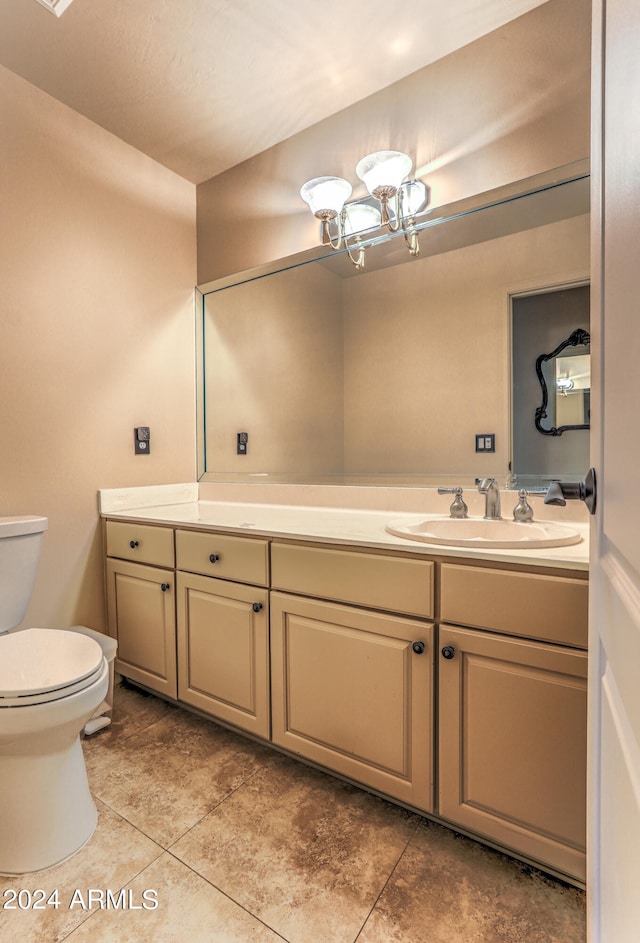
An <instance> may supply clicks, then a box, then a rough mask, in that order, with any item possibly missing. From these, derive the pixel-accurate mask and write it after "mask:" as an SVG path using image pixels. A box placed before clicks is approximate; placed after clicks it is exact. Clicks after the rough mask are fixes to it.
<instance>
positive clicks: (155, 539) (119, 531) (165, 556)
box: [107, 521, 174, 567]
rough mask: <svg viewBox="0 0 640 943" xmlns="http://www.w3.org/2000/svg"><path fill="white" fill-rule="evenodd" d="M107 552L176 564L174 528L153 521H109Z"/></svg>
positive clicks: (114, 554) (140, 559) (143, 561)
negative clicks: (151, 522)
mask: <svg viewBox="0 0 640 943" xmlns="http://www.w3.org/2000/svg"><path fill="white" fill-rule="evenodd" d="M107 556H108V557H120V559H122V560H135V561H136V562H137V563H151V564H152V565H153V566H169V567H173V565H174V555H173V530H172V529H171V528H170V527H154V526H153V525H152V524H136V523H135V522H131V523H129V522H128V521H126V522H121V521H107Z"/></svg>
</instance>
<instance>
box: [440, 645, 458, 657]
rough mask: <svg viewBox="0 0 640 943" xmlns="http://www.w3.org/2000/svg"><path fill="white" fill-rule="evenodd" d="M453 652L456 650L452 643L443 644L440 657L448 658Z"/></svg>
mask: <svg viewBox="0 0 640 943" xmlns="http://www.w3.org/2000/svg"><path fill="white" fill-rule="evenodd" d="M455 653H456V650H455V648H454V647H453V645H445V646H444V648H443V649H442V657H443V658H448V659H449V660H450V659H452V658H453V656H454V655H455Z"/></svg>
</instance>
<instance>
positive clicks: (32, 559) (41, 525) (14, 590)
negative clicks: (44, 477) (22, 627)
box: [0, 516, 47, 633]
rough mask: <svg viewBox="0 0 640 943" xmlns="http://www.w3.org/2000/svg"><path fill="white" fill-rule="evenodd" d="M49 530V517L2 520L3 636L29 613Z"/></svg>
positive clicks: (0, 608) (0, 607)
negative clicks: (44, 536) (43, 544)
mask: <svg viewBox="0 0 640 943" xmlns="http://www.w3.org/2000/svg"><path fill="white" fill-rule="evenodd" d="M46 529H47V519H46V517H33V516H24V517H0V633H1V632H7V631H9V630H10V629H13V628H15V627H16V626H17V625H19V624H20V623H21V622H22V619H23V617H24V614H25V612H26V611H27V606H28V605H29V599H30V597H31V592H32V590H33V584H34V582H35V578H36V571H37V569H38V560H39V558H40V546H41V544H42V536H43V534H44V532H45V530H46Z"/></svg>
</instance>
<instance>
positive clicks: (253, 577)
mask: <svg viewBox="0 0 640 943" xmlns="http://www.w3.org/2000/svg"><path fill="white" fill-rule="evenodd" d="M268 550H269V545H268V542H267V541H266V540H253V539H250V538H247V539H245V538H242V537H240V538H236V537H231V536H227V535H221V534H217V533H211V532H209V533H200V532H197V531H180V530H179V531H177V533H176V556H177V566H178V580H177V583H178V592H177V600H178V605H177V617H178V698H179V699H180V700H181V701H184V703H186V704H191V705H192V706H193V707H197V708H198V709H199V710H202V711H205V712H206V713H208V714H211V715H212V716H213V717H217V718H219V719H220V720H223V721H226V722H228V723H230V724H233V725H234V726H236V727H239V728H241V729H243V730H246V731H248V732H250V733H253V734H255V735H256V736H259V737H264V738H265V739H268V738H269V735H270V730H271V725H270V710H269V692H270V683H269V593H268V590H267V588H266V587H267V584H268V572H269V568H268ZM188 570H193V571H195V572H187V571H188ZM211 571H213V572H215V573H216V574H220V575H224V576H225V577H227V578H226V579H219V578H218V577H217V576H215V577H212V576H203V575H201V574H202V573H203V572H211ZM234 580H236V581H237V582H235V581H234Z"/></svg>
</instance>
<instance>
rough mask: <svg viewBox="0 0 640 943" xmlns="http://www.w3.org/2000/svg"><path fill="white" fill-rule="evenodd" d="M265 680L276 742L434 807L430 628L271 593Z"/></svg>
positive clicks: (424, 806) (402, 797) (388, 791)
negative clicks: (267, 677)
mask: <svg viewBox="0 0 640 943" xmlns="http://www.w3.org/2000/svg"><path fill="white" fill-rule="evenodd" d="M414 642H416V643H422V646H424V650H423V651H422V652H421V653H419V652H420V648H421V646H420V645H417V648H418V652H416V651H414V650H413V647H412V645H413V643H414ZM271 683H272V690H273V698H272V727H273V734H272V736H273V741H274V743H276V744H278V745H279V746H282V747H284V748H286V749H287V750H289V751H291V752H292V753H297V754H300V755H301V756H304V757H307V758H308V759H310V760H313V761H314V762H316V763H319V764H321V765H322V766H325V767H328V768H329V769H332V770H334V771H335V772H337V773H341V774H343V775H345V776H348V777H350V778H351V779H354V780H357V781H358V782H361V783H364V784H366V785H368V786H371V787H373V788H374V789H377V790H379V791H381V792H384V793H386V794H387V795H390V796H394V797H396V798H398V799H400V800H403V801H405V802H407V803H410V804H411V805H414V806H416V807H417V808H420V809H424V810H425V811H427V812H429V811H431V810H432V808H433V780H432V729H431V724H432V702H433V625H432V624H431V623H427V622H418V621H415V620H411V619H402V618H399V617H393V616H387V615H382V614H379V613H375V612H367V611H365V610H362V609H356V608H350V607H347V606H341V605H337V604H334V603H328V602H318V601H316V600H310V599H302V598H300V597H297V596H289V595H286V594H284V593H272V594H271Z"/></svg>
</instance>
